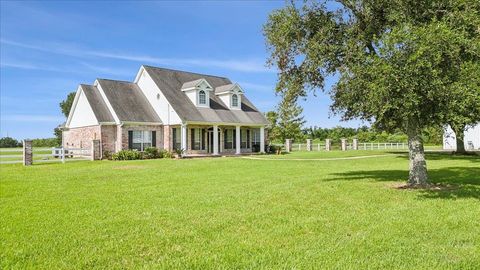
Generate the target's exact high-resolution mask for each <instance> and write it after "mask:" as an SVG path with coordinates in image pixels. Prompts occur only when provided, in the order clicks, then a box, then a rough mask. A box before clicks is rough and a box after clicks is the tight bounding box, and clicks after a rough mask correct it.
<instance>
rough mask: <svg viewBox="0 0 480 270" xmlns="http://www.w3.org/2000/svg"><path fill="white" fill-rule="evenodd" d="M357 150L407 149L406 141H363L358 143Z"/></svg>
mask: <svg viewBox="0 0 480 270" xmlns="http://www.w3.org/2000/svg"><path fill="white" fill-rule="evenodd" d="M358 149H359V150H396V149H399V150H401V149H408V144H407V143H403V142H402V143H400V142H396V143H374V142H370V143H368V142H365V143H358Z"/></svg>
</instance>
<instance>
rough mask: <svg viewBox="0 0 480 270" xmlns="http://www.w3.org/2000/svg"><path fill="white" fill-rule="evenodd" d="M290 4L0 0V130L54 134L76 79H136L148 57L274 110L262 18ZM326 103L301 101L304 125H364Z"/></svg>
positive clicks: (314, 98)
mask: <svg viewBox="0 0 480 270" xmlns="http://www.w3.org/2000/svg"><path fill="white" fill-rule="evenodd" d="M284 4H285V2H283V1H264V2H253V1H244V2H241V1H238V2H227V1H207V2H193V1H184V2H180V1H171V2H164V1H162V2H140V1H138V2H126V1H118V2H105V1H103V2H93V1H85V2H81V1H74V2H67V1H38V2H27V1H21V2H20V1H19V2H16V1H15V2H14V1H10V2H5V1H2V2H1V14H0V15H1V16H0V20H1V21H0V27H1V29H0V30H1V32H0V33H1V34H0V46H1V47H0V49H1V50H0V64H1V71H0V76H1V78H0V79H1V80H0V90H1V92H0V95H1V100H0V105H1V107H0V120H1V125H0V132H1V134H0V135H1V136H6V135H9V136H11V137H15V138H17V139H23V138H39V137H52V136H53V135H52V130H53V128H54V127H55V126H57V125H58V124H59V123H62V122H63V121H64V120H65V119H64V117H63V116H62V114H61V112H60V109H59V106H58V103H59V102H60V101H61V100H63V99H64V98H65V96H66V95H67V94H68V93H69V92H71V91H75V90H76V89H77V86H78V84H80V83H90V84H91V83H92V82H93V81H94V80H95V79H96V78H109V79H119V80H130V81H131V80H133V79H134V77H135V75H136V72H137V71H138V69H139V68H140V66H141V65H142V64H148V65H153V66H159V67H168V68H174V69H180V70H187V71H193V72H199V73H206V74H213V75H220V76H226V77H229V78H230V79H231V80H232V81H235V82H238V83H239V84H240V85H241V86H242V87H243V88H244V90H245V92H246V95H247V96H248V97H249V98H250V99H251V100H252V102H253V103H254V104H255V105H256V106H257V107H258V108H259V109H260V110H262V111H268V110H272V109H274V107H275V105H276V103H277V102H278V98H277V97H276V96H275V94H274V90H273V89H274V86H275V81H276V73H275V70H273V69H269V68H267V67H265V61H266V59H267V57H268V52H267V51H266V46H265V40H264V38H263V36H262V25H263V24H264V23H265V21H266V19H267V16H268V14H269V13H270V12H271V11H272V10H274V9H277V8H281V7H282V6H283V5H284ZM331 83H332V80H330V81H328V84H331ZM330 103H331V101H330V99H329V98H328V96H326V95H325V94H322V93H317V96H313V95H312V96H310V97H309V98H308V100H307V101H303V102H302V103H301V104H302V106H303V107H304V116H305V119H306V120H307V125H308V126H310V125H317V126H322V127H332V126H336V125H343V126H352V127H357V126H359V125H360V123H359V122H358V121H353V122H339V119H338V118H337V117H331V118H329V108H328V106H329V104H330Z"/></svg>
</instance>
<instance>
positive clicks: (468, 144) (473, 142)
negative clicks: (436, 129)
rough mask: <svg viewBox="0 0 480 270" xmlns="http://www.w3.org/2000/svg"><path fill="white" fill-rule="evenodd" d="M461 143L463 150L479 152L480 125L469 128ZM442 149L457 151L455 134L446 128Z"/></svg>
mask: <svg viewBox="0 0 480 270" xmlns="http://www.w3.org/2000/svg"><path fill="white" fill-rule="evenodd" d="M463 143H464V145H465V150H480V123H478V124H477V125H475V126H472V127H469V128H468V129H467V130H466V131H465V132H464V138H463ZM443 149H444V150H455V149H457V139H456V135H455V132H454V131H453V130H452V129H451V128H450V126H448V127H447V128H446V130H445V132H444V133H443Z"/></svg>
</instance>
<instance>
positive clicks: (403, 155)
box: [388, 151, 480, 166]
mask: <svg viewBox="0 0 480 270" xmlns="http://www.w3.org/2000/svg"><path fill="white" fill-rule="evenodd" d="M388 153H391V154H398V155H399V156H398V157H397V158H400V159H406V160H408V152H405V151H403V152H401V151H388ZM425 158H426V160H427V162H428V161H429V160H446V159H448V160H466V161H470V162H478V163H479V166H480V153H478V152H470V153H468V154H467V155H459V154H455V153H452V152H426V153H425Z"/></svg>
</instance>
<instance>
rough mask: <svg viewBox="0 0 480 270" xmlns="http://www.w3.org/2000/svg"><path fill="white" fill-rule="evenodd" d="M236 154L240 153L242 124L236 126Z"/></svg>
mask: <svg viewBox="0 0 480 270" xmlns="http://www.w3.org/2000/svg"><path fill="white" fill-rule="evenodd" d="M235 130H236V131H235V154H237V155H239V154H240V126H236V127H235Z"/></svg>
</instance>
